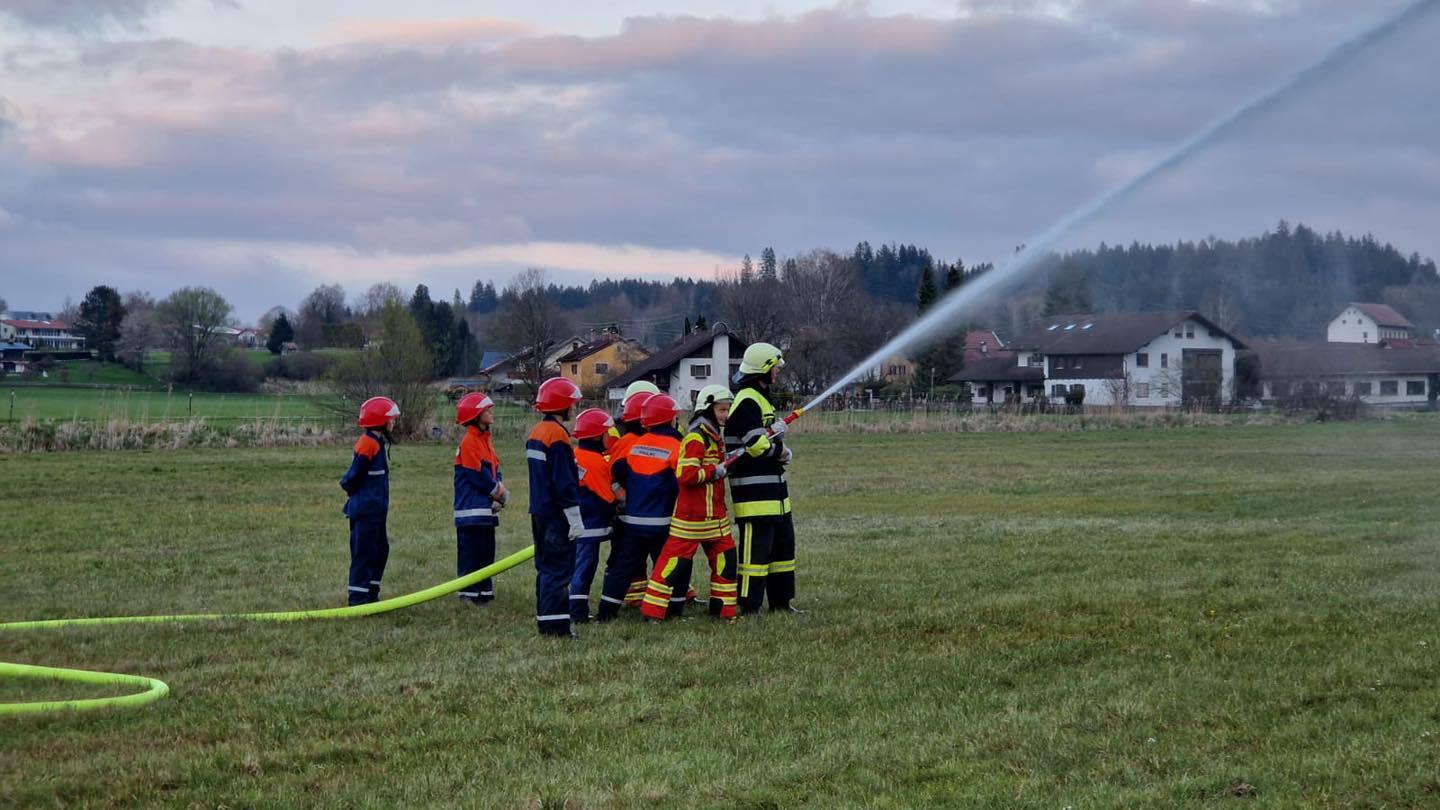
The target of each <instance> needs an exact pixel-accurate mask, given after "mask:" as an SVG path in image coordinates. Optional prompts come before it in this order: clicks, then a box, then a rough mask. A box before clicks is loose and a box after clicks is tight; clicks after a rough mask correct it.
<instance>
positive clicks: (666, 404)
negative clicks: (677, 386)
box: [640, 394, 680, 428]
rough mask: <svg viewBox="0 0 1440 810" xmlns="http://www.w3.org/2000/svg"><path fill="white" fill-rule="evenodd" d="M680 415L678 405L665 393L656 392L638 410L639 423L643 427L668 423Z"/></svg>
mask: <svg viewBox="0 0 1440 810" xmlns="http://www.w3.org/2000/svg"><path fill="white" fill-rule="evenodd" d="M679 415H680V405H679V404H678V403H676V402H675V399H674V398H673V397H671V396H669V395H667V394H656V395H655V396H653V397H650V400H649V401H648V402H646V403H645V407H644V409H642V410H641V412H640V424H642V425H644V426H645V427H647V428H648V427H657V426H659V425H668V424H670V423H671V422H674V421H675V417H677V416H679Z"/></svg>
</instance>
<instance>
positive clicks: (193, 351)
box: [156, 287, 232, 382]
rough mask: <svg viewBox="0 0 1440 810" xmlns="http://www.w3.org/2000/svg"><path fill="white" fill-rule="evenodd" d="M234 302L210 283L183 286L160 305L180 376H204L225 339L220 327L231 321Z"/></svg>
mask: <svg viewBox="0 0 1440 810" xmlns="http://www.w3.org/2000/svg"><path fill="white" fill-rule="evenodd" d="M231 309H232V308H231V306H230V303H229V302H228V301H226V300H225V299H224V298H223V297H222V296H221V295H220V293H218V292H215V291H214V290H212V289H210V288H209V287H182V288H180V289H178V290H176V291H175V292H173V293H170V295H169V296H168V297H167V298H166V299H165V300H164V301H161V302H160V304H159V306H158V307H157V309H156V313H157V317H158V319H159V324H160V328H161V329H162V330H164V332H165V336H166V337H167V338H168V340H169V343H170V347H171V349H172V350H173V351H174V352H175V356H174V357H173V358H172V365H173V368H174V369H175V377H176V379H178V380H183V381H186V382H193V381H195V380H198V379H199V378H200V375H201V374H202V373H203V372H204V370H205V367H206V365H207V364H208V363H209V362H210V361H211V360H212V359H213V358H214V355H215V353H216V350H217V349H219V348H221V347H222V346H223V343H224V339H223V337H222V336H221V335H220V328H221V327H223V326H226V325H228V324H229V322H230V312H231Z"/></svg>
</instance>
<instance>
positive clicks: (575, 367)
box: [570, 363, 580, 374]
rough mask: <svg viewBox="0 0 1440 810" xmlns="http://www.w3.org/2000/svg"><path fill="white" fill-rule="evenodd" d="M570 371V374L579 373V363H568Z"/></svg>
mask: <svg viewBox="0 0 1440 810" xmlns="http://www.w3.org/2000/svg"><path fill="white" fill-rule="evenodd" d="M570 373H571V374H579V373H580V364H579V363H571V364H570Z"/></svg>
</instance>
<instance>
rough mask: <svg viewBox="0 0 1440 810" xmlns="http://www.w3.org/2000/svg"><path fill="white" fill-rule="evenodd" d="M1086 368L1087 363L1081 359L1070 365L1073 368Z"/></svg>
mask: <svg viewBox="0 0 1440 810" xmlns="http://www.w3.org/2000/svg"><path fill="white" fill-rule="evenodd" d="M1084 366H1085V361H1084V360H1083V359H1081V358H1079V357H1077V358H1075V360H1074V361H1073V362H1071V363H1070V367H1071V368H1084Z"/></svg>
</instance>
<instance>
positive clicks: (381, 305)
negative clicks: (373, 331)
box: [355, 281, 405, 321]
mask: <svg viewBox="0 0 1440 810" xmlns="http://www.w3.org/2000/svg"><path fill="white" fill-rule="evenodd" d="M391 301H394V302H396V303H398V304H402V305H403V304H404V303H405V293H403V292H401V291H400V288H399V287H396V286H395V285H394V284H391V283H390V282H388V281H382V282H380V283H379V284H372V285H370V289H368V290H366V291H365V292H363V293H361V294H360V296H359V297H358V298H356V299H355V314H356V315H358V316H360V317H362V318H366V319H372V320H376V321H378V320H379V319H380V315H381V314H382V313H383V312H384V311H385V305H386V304H388V303H390V302H391Z"/></svg>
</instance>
